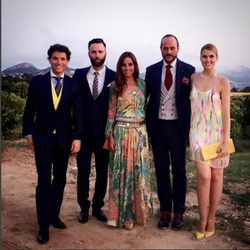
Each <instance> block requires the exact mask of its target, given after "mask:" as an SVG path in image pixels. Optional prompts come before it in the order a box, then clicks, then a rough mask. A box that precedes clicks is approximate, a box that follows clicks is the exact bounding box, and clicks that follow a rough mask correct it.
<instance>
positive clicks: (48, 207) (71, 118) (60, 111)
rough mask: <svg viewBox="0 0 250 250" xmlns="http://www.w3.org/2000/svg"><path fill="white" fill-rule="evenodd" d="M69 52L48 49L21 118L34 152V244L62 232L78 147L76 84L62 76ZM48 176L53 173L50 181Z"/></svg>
mask: <svg viewBox="0 0 250 250" xmlns="http://www.w3.org/2000/svg"><path fill="white" fill-rule="evenodd" d="M70 55H71V52H70V51H69V49H68V48H67V47H66V46H64V45H60V44H54V45H52V46H50V48H49V50H48V60H49V63H50V65H51V70H50V72H49V73H47V74H45V75H38V76H35V77H33V78H32V80H31V83H30V85H29V91H28V98H27V102H26V107H25V110H24V115H23V135H24V136H25V138H26V140H27V143H28V146H29V147H30V148H31V149H32V150H34V153H35V162H36V169H37V174H38V181H37V187H36V210H37V219H38V224H39V232H38V235H37V241H38V242H39V243H41V244H42V243H46V242H47V241H48V240H49V226H50V225H53V226H54V227H55V228H58V229H65V228H66V225H65V224H64V223H63V222H62V221H61V220H60V218H59V213H60V208H61V204H62V201H63V192H64V187H65V184H66V171H67V166H68V160H69V156H70V152H72V153H77V152H78V151H79V150H80V147H81V141H80V139H81V131H82V110H81V102H80V95H79V88H78V85H77V82H76V81H74V80H72V79H71V78H70V77H69V76H67V75H65V73H64V71H65V69H66V67H67V65H68V62H69V60H70ZM51 172H52V173H53V174H52V176H53V178H52V177H51Z"/></svg>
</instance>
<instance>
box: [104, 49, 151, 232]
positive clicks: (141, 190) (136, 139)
mask: <svg viewBox="0 0 250 250" xmlns="http://www.w3.org/2000/svg"><path fill="white" fill-rule="evenodd" d="M145 94H146V89H145V82H144V80H142V79H140V78H139V67H138V63H137V60H136V57H135V56H134V54H132V53H131V52H124V53H123V54H122V55H121V56H120V58H119V60H118V63H117V69H116V79H115V81H114V82H112V83H111V86H110V98H109V113H108V121H107V126H106V141H105V144H104V148H106V149H109V150H110V164H109V210H108V222H107V224H108V225H109V226H114V227H124V228H126V229H132V228H133V225H134V224H135V223H136V224H141V225H144V226H145V225H146V219H147V217H148V215H149V214H150V212H151V211H152V196H151V190H150V160H149V152H148V151H149V148H148V136H147V131H146V125H145V103H146V99H145Z"/></svg>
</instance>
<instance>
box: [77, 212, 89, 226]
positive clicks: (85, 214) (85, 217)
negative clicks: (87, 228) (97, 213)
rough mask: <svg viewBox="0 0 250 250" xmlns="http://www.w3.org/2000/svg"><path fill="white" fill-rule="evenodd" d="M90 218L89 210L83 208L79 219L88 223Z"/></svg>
mask: <svg viewBox="0 0 250 250" xmlns="http://www.w3.org/2000/svg"><path fill="white" fill-rule="evenodd" d="M88 220H89V211H83V210H81V212H80V214H79V216H78V221H79V222H80V223H86V222H87V221H88Z"/></svg>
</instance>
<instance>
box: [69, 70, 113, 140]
mask: <svg viewBox="0 0 250 250" xmlns="http://www.w3.org/2000/svg"><path fill="white" fill-rule="evenodd" d="M89 70H90V67H87V68H83V69H77V70H76V71H75V74H74V76H73V79H75V80H77V82H78V83H79V85H80V91H81V96H82V97H81V100H82V106H83V110H82V112H83V139H84V140H85V141H92V140H94V138H93V136H94V137H95V138H96V139H98V140H100V141H99V142H100V143H103V142H104V140H105V127H106V123H107V117H108V105H109V87H110V83H111V82H112V81H114V79H115V72H114V71H113V70H111V69H109V68H108V67H106V73H105V79H104V85H103V89H102V91H101V93H100V94H99V96H98V97H97V99H96V100H94V99H93V96H92V93H91V90H90V88H89V83H88V80H87V73H88V71H89Z"/></svg>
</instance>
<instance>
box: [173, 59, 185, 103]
mask: <svg viewBox="0 0 250 250" xmlns="http://www.w3.org/2000/svg"><path fill="white" fill-rule="evenodd" d="M183 76H184V71H183V68H182V61H180V60H179V59H178V58H177V63H176V75H175V92H176V100H178V96H179V91H180V87H181V79H182V78H183Z"/></svg>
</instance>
